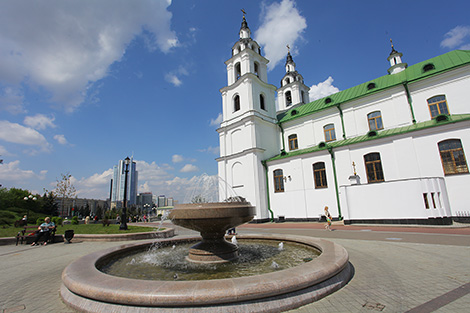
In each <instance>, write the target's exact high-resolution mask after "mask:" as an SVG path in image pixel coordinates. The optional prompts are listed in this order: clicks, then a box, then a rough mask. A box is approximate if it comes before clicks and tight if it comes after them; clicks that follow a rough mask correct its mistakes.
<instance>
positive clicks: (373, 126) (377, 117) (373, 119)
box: [367, 111, 384, 130]
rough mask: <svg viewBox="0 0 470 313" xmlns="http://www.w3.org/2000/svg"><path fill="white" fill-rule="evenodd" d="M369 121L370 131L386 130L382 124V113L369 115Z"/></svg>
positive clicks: (377, 112) (376, 112)
mask: <svg viewBox="0 0 470 313" xmlns="http://www.w3.org/2000/svg"><path fill="white" fill-rule="evenodd" d="M367 120H368V121H369V130H379V129H383V128H384V125H383V123H382V113H380V111H375V112H372V113H369V114H367Z"/></svg>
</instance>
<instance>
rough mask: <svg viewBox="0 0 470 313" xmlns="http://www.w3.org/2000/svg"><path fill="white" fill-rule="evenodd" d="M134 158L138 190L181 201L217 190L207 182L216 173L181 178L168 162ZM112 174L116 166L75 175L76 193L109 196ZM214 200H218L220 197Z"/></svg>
mask: <svg viewBox="0 0 470 313" xmlns="http://www.w3.org/2000/svg"><path fill="white" fill-rule="evenodd" d="M134 161H135V162H136V163H137V171H138V172H139V187H138V192H139V193H141V192H152V193H153V194H155V195H166V196H167V197H173V198H174V199H175V200H178V201H180V202H184V201H188V200H187V199H191V198H192V197H191V195H193V194H194V193H200V192H201V191H200V189H204V190H205V189H210V190H205V192H207V193H210V194H214V193H217V184H216V183H215V184H214V183H212V184H208V183H207V181H208V180H209V181H213V180H214V179H215V176H208V175H206V174H202V175H199V176H193V177H192V178H190V179H188V178H182V177H178V176H175V175H173V174H172V173H171V171H172V170H173V168H172V167H170V166H169V165H167V164H163V165H158V164H156V163H155V162H152V163H147V162H145V161H137V160H134ZM186 166H187V167H188V168H189V169H190V168H192V167H193V165H189V166H188V165H186ZM0 168H1V167H0ZM0 175H1V172H0ZM112 176H113V169H111V168H110V169H107V170H105V171H103V172H102V173H96V174H93V175H91V176H90V177H86V178H82V179H80V180H77V179H76V178H75V177H73V176H72V183H73V184H74V186H75V188H76V189H77V196H79V197H87V198H94V199H106V198H108V197H109V186H110V180H111V178H112ZM51 186H55V183H53V184H51ZM212 198H213V197H211V199H212ZM212 200H213V201H215V200H217V198H213V199H212Z"/></svg>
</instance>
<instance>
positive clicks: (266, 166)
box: [261, 161, 274, 223]
mask: <svg viewBox="0 0 470 313" xmlns="http://www.w3.org/2000/svg"><path fill="white" fill-rule="evenodd" d="M261 164H263V167H264V173H265V176H266V198H267V200H268V211H269V212H270V213H271V223H273V222H274V212H273V211H272V210H271V201H270V200H269V182H268V181H269V180H268V165H267V164H266V161H261Z"/></svg>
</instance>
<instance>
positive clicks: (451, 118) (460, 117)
mask: <svg viewBox="0 0 470 313" xmlns="http://www.w3.org/2000/svg"><path fill="white" fill-rule="evenodd" d="M440 117H443V118H444V120H441V121H438V119H437V118H436V119H433V120H430V121H425V122H421V123H417V124H412V125H408V126H404V127H397V128H392V129H386V130H382V131H380V130H379V131H376V135H375V136H369V133H370V132H369V133H367V134H366V135H362V136H357V137H354V138H348V139H344V140H335V141H330V142H327V143H326V145H325V146H323V147H320V146H319V145H316V146H314V147H310V148H307V149H301V150H294V151H290V152H285V153H281V154H279V155H276V156H274V157H272V158H270V159H268V160H266V161H268V162H269V161H274V160H281V159H285V158H290V157H293V156H297V155H302V154H307V153H312V152H316V151H320V150H326V149H328V147H331V148H338V147H342V146H347V145H352V144H356V143H360V142H366V141H371V140H377V139H381V138H385V137H390V136H396V135H401V134H406V133H410V132H414V131H418V130H423V129H426V128H431V127H437V126H442V125H447V124H453V123H458V122H462V121H470V114H455V115H447V116H440ZM445 118H447V119H445Z"/></svg>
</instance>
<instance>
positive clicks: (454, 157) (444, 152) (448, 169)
mask: <svg viewBox="0 0 470 313" xmlns="http://www.w3.org/2000/svg"><path fill="white" fill-rule="evenodd" d="M438 147H439V153H440V155H441V161H442V167H443V168H444V174H445V175H453V174H463V173H468V167H467V160H466V159H465V154H464V151H463V148H462V143H461V141H460V139H449V140H444V141H441V142H439V143H438Z"/></svg>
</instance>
